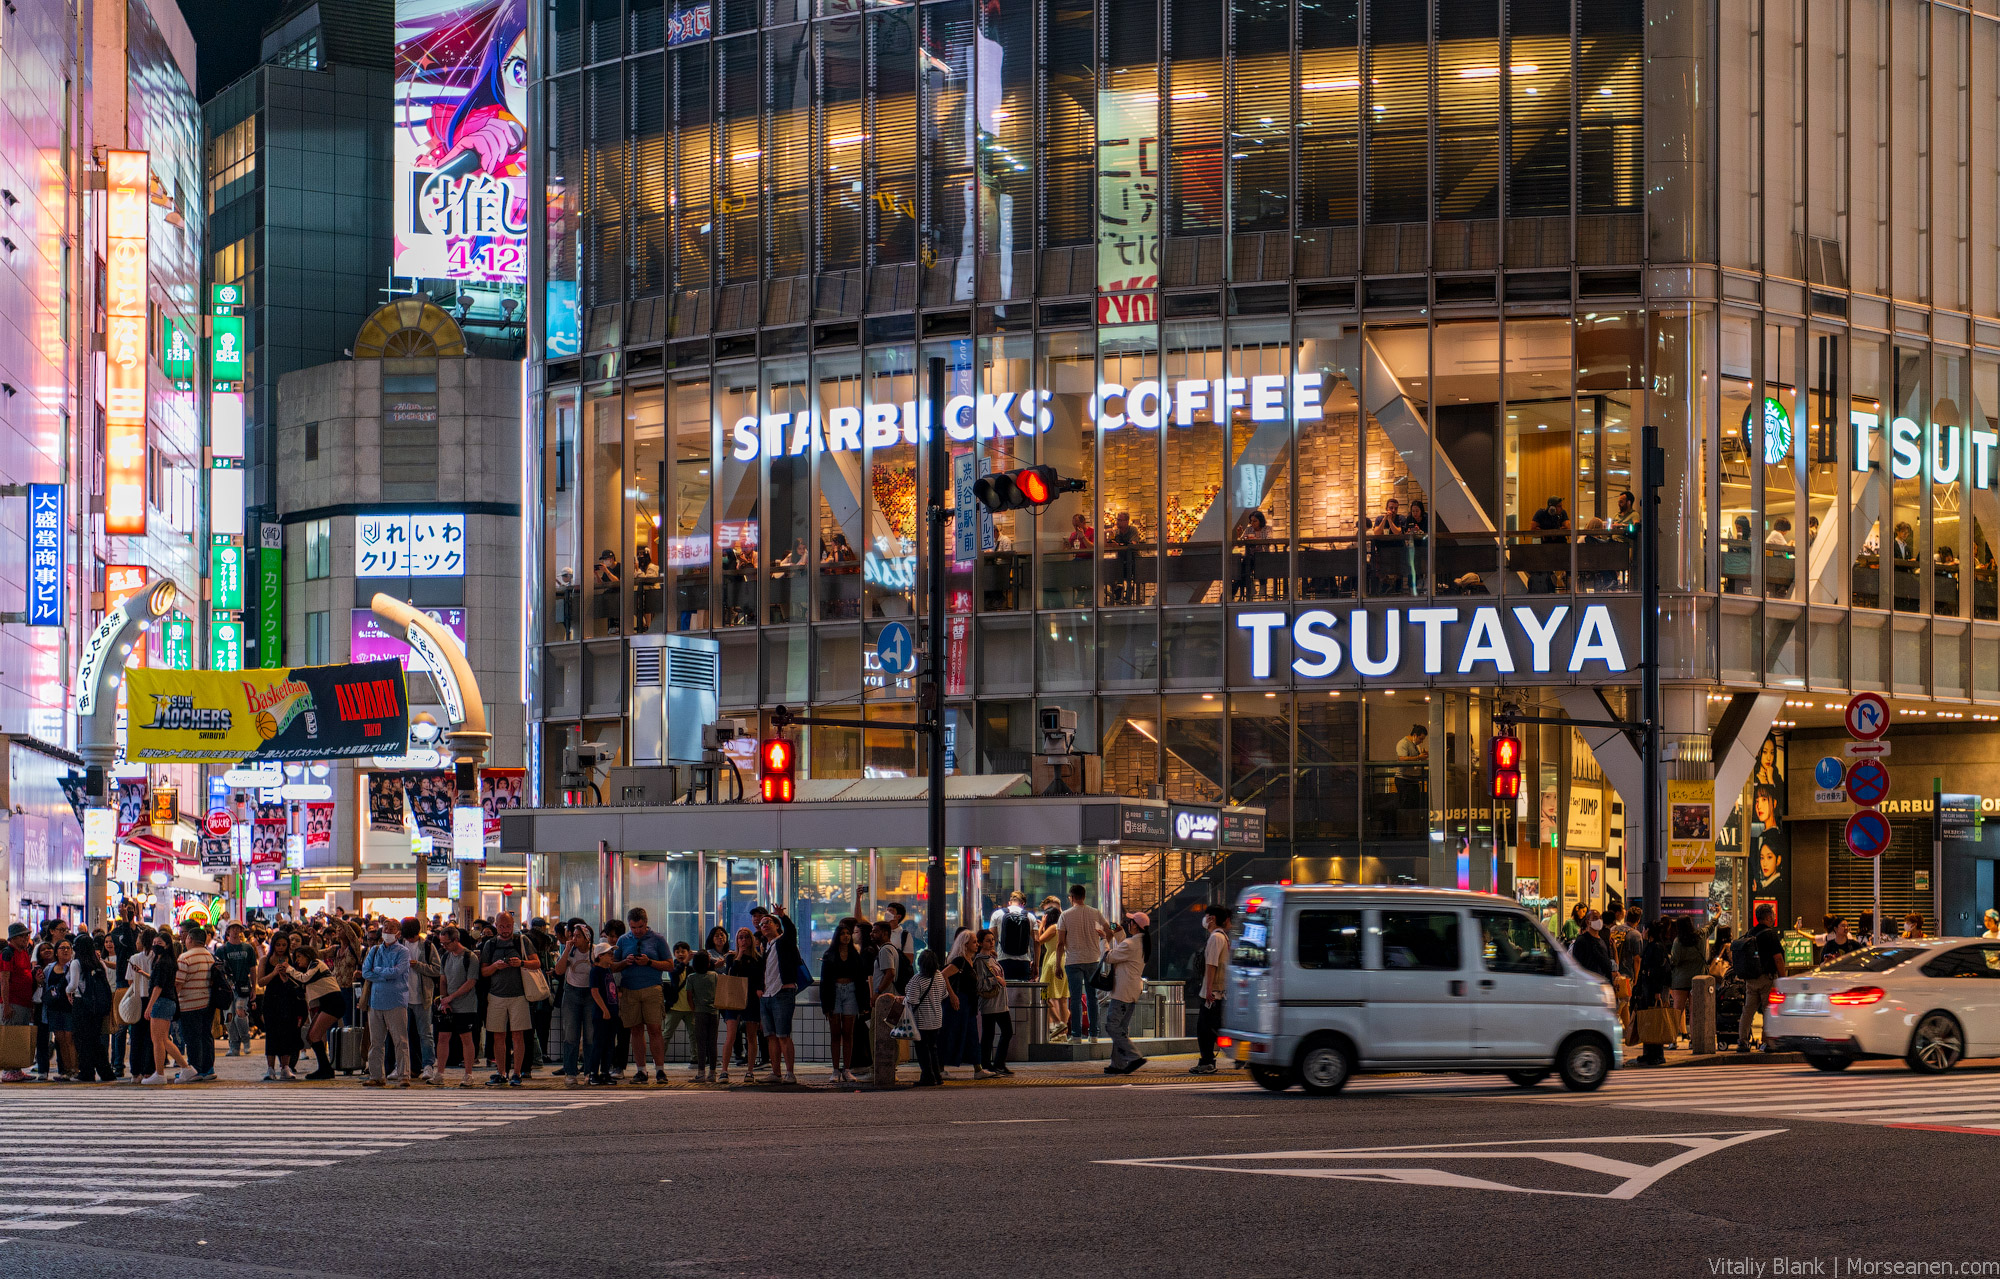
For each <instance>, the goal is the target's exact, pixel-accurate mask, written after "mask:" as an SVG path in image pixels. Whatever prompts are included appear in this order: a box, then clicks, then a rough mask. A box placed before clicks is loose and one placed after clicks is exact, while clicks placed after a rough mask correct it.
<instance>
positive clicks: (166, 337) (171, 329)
mask: <svg viewBox="0 0 2000 1279" xmlns="http://www.w3.org/2000/svg"><path fill="white" fill-rule="evenodd" d="M160 369H161V371H162V372H164V373H165V374H166V375H167V377H168V378H169V379H171V380H172V381H174V382H178V383H188V384H190V385H192V383H193V382H194V330H193V329H192V328H190V327H189V326H188V324H187V322H186V321H185V320H176V319H174V318H173V317H172V316H168V317H167V320H166V323H165V325H164V326H163V327H162V329H161V331H160Z"/></svg>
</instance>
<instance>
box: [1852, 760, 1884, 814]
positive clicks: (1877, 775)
mask: <svg viewBox="0 0 2000 1279" xmlns="http://www.w3.org/2000/svg"><path fill="white" fill-rule="evenodd" d="M1847 798H1848V800H1849V801H1850V802H1852V803H1856V804H1859V805H1861V807H1863V808H1874V807H1875V806H1876V805H1878V804H1880V803H1881V802H1882V801H1883V800H1885V799H1887V798H1889V770H1888V769H1886V768H1884V767H1883V766H1882V765H1881V764H1879V763H1877V762H1876V761H1874V760H1872V759H1864V760H1860V761H1858V762H1857V763H1856V764H1855V765H1854V767H1853V768H1850V769H1848V770H1847Z"/></svg>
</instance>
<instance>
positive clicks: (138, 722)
mask: <svg viewBox="0 0 2000 1279" xmlns="http://www.w3.org/2000/svg"><path fill="white" fill-rule="evenodd" d="M126 682H127V687H128V689H129V694H130V698H131V715H130V720H129V724H128V727H127V742H126V757H127V758H128V759H132V760H135V761H136V760H150V761H157V762H162V763H168V762H190V763H191V762H198V761H205V762H209V763H228V764H233V763H236V762H237V761H239V760H289V759H297V760H321V759H329V758H335V757H347V756H356V755H375V754H379V753H380V752H382V751H383V750H385V749H395V748H398V747H400V746H401V744H402V743H403V742H404V741H406V740H407V739H408V737H409V728H410V705H409V695H408V693H407V692H406V691H405V688H404V684H403V668H402V667H401V666H399V665H397V664H396V663H395V662H360V663H352V664H348V665H343V666H298V667H284V666H279V667H272V668H270V669H268V670H249V671H164V670H134V671H131V672H129V673H128V674H127V676H126Z"/></svg>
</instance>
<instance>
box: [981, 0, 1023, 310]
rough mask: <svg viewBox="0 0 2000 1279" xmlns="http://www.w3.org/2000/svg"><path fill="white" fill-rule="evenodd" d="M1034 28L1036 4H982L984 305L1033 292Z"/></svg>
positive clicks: (982, 284) (982, 253)
mask: <svg viewBox="0 0 2000 1279" xmlns="http://www.w3.org/2000/svg"><path fill="white" fill-rule="evenodd" d="M1034 23H1035V7H1034V6H1033V5H1028V4H1007V5H998V4H986V5H981V6H979V51H980V52H979V78H980V83H979V119H978V121H977V132H978V138H979V296H980V297H981V298H982V299H983V300H986V301H996V300H997V301H1005V300H1006V299H1008V298H1019V297H1027V296H1029V295H1030V294H1031V293H1032V289H1031V288H1030V284H1031V281H1032V274H1031V272H1032V268H1031V266H1030V262H1031V261H1032V250H1033V248H1034V243H1035V170H1034V161H1035V63H1034ZM1002 313H1003V314H1004V313H1005V308H1002Z"/></svg>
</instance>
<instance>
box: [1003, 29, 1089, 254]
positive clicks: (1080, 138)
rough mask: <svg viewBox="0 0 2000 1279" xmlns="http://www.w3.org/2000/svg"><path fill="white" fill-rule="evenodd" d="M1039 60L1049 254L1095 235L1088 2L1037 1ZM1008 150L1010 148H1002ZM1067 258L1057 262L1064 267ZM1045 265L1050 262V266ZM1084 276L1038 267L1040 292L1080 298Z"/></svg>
mask: <svg viewBox="0 0 2000 1279" xmlns="http://www.w3.org/2000/svg"><path fill="white" fill-rule="evenodd" d="M1039 7H1040V11H1041V14H1042V32H1041V36H1042V40H1041V54H1042V64H1043V67H1044V74H1045V75H1046V77H1047V79H1046V86H1047V87H1046V89H1045V90H1044V93H1043V97H1042V103H1041V109H1040V115H1041V117H1042V162H1043V165H1044V166H1045V167H1044V173H1045V175H1046V176H1045V177H1044V180H1043V183H1042V193H1041V200H1042V206H1041V208H1040V209H1039V210H1037V213H1038V216H1040V218H1041V219H1042V235H1043V236H1044V240H1043V243H1045V244H1046V245H1047V246H1049V247H1050V248H1058V247H1073V246H1085V247H1086V251H1087V246H1088V245H1089V244H1090V243H1091V241H1092V237H1093V236H1094V235H1095V226H1094V223H1093V221H1092V217H1091V192H1092V191H1093V189H1094V188H1095V186H1096V182H1097V127H1096V120H1095V118H1094V115H1095V108H1096V103H1097V71H1096V67H1097V37H1096V33H1095V30H1094V27H1093V24H1092V15H1093V11H1094V9H1095V4H1094V0H1041V3H1040V6H1039ZM1010 145H1011V144H1010ZM1072 260H1073V255H1069V254H1065V255H1063V256H1062V261H1063V265H1064V266H1066V267H1067V266H1071V265H1072ZM1052 265H1053V263H1052ZM1091 283H1092V275H1091V272H1090V270H1089V268H1088V267H1087V266H1086V267H1085V269H1084V270H1083V271H1081V272H1077V271H1074V270H1068V271H1063V272H1056V271H1053V270H1051V269H1048V268H1045V269H1044V271H1043V273H1042V277H1041V280H1040V283H1039V288H1040V291H1041V292H1042V293H1043V294H1051V293H1057V294H1060V293H1085V292H1088V291H1089V290H1090V287H1091Z"/></svg>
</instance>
